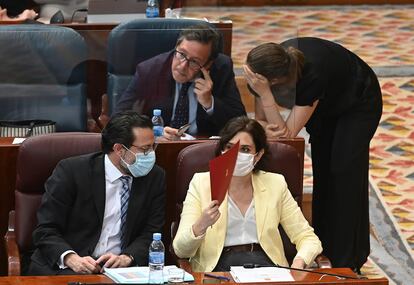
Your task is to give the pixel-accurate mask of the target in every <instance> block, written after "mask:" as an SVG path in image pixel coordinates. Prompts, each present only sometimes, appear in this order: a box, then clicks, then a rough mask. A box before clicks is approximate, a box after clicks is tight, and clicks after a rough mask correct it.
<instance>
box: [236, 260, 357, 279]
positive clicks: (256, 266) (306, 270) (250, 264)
mask: <svg viewBox="0 0 414 285" xmlns="http://www.w3.org/2000/svg"><path fill="white" fill-rule="evenodd" d="M259 267H278V268H283V269H289V270H295V271H302V272H308V273H314V274H320V275H329V276H335V277H340V278H346V279H362V278H358V277H353V276H347V275H341V274H335V273H328V272H320V271H313V270H309V269H299V268H293V267H288V266H282V265H279V264H275V265H274V266H271V265H261V264H255V263H245V264H243V268H259Z"/></svg>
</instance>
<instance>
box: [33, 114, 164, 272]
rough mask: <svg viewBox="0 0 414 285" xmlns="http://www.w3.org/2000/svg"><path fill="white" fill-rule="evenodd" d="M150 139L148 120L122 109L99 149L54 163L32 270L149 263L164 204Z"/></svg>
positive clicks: (83, 269) (98, 269)
mask: <svg viewBox="0 0 414 285" xmlns="http://www.w3.org/2000/svg"><path fill="white" fill-rule="evenodd" d="M154 141H155V140H154V134H153V131H152V123H151V120H150V119H149V118H148V117H146V116H142V115H139V114H138V113H136V112H134V111H125V112H121V113H118V114H115V115H114V116H113V117H112V118H111V120H110V121H109V122H108V124H107V125H106V127H105V128H104V129H103V131H102V139H101V146H102V152H98V153H91V154H87V155H81V156H76V157H71V158H68V159H64V160H62V161H60V162H59V163H58V165H57V166H56V168H55V170H54V171H53V174H52V175H51V176H50V177H49V179H48V180H47V181H46V183H45V193H44V195H43V199H42V203H41V206H40V208H39V210H38V214H37V218H38V226H37V227H36V229H35V231H34V232H33V244H34V246H35V247H36V250H35V252H34V253H33V255H32V257H31V264H30V266H29V272H28V273H29V275H56V274H59V275H68V274H94V273H100V272H102V270H103V268H104V267H107V268H115V267H127V266H133V265H140V266H146V265H148V259H147V256H148V248H149V245H150V243H151V241H152V234H153V233H155V232H162V228H163V224H164V211H165V210H164V209H165V173H164V171H163V170H162V169H161V168H160V167H158V166H156V165H154V163H155V152H154V150H155V147H156V146H155V145H154Z"/></svg>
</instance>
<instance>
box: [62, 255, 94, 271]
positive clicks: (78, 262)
mask: <svg viewBox="0 0 414 285" xmlns="http://www.w3.org/2000/svg"><path fill="white" fill-rule="evenodd" d="M63 263H64V264H65V265H66V266H67V267H69V268H70V269H72V270H73V271H75V272H76V273H80V274H92V273H99V272H100V271H101V267H100V266H99V262H97V261H95V260H94V259H93V258H92V257H90V256H84V257H80V256H79V255H78V254H76V253H73V252H72V253H69V254H67V255H66V256H65V258H64V260H63Z"/></svg>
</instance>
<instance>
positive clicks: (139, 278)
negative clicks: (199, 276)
mask: <svg viewBox="0 0 414 285" xmlns="http://www.w3.org/2000/svg"><path fill="white" fill-rule="evenodd" d="M171 268H177V266H175V265H168V266H164V283H165V282H168V270H169V269H171ZM104 274H105V275H106V276H108V277H109V278H111V279H112V280H113V281H114V282H116V283H136V284H148V275H149V268H148V267H145V266H140V267H138V266H135V267H126V268H105V269H104ZM184 281H186V282H189V281H194V277H193V275H191V274H189V273H187V272H185V275H184Z"/></svg>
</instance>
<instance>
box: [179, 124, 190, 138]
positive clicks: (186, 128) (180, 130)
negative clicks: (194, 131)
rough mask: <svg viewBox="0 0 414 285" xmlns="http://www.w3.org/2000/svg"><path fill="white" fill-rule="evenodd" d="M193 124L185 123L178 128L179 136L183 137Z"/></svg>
mask: <svg viewBox="0 0 414 285" xmlns="http://www.w3.org/2000/svg"><path fill="white" fill-rule="evenodd" d="M190 126H191V124H190V123H188V124H185V125H183V126H181V127H180V128H179V129H178V132H177V136H179V137H181V136H182V135H183V134H184V133H185V132H186V131H187V130H188V129H189V128H190Z"/></svg>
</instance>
